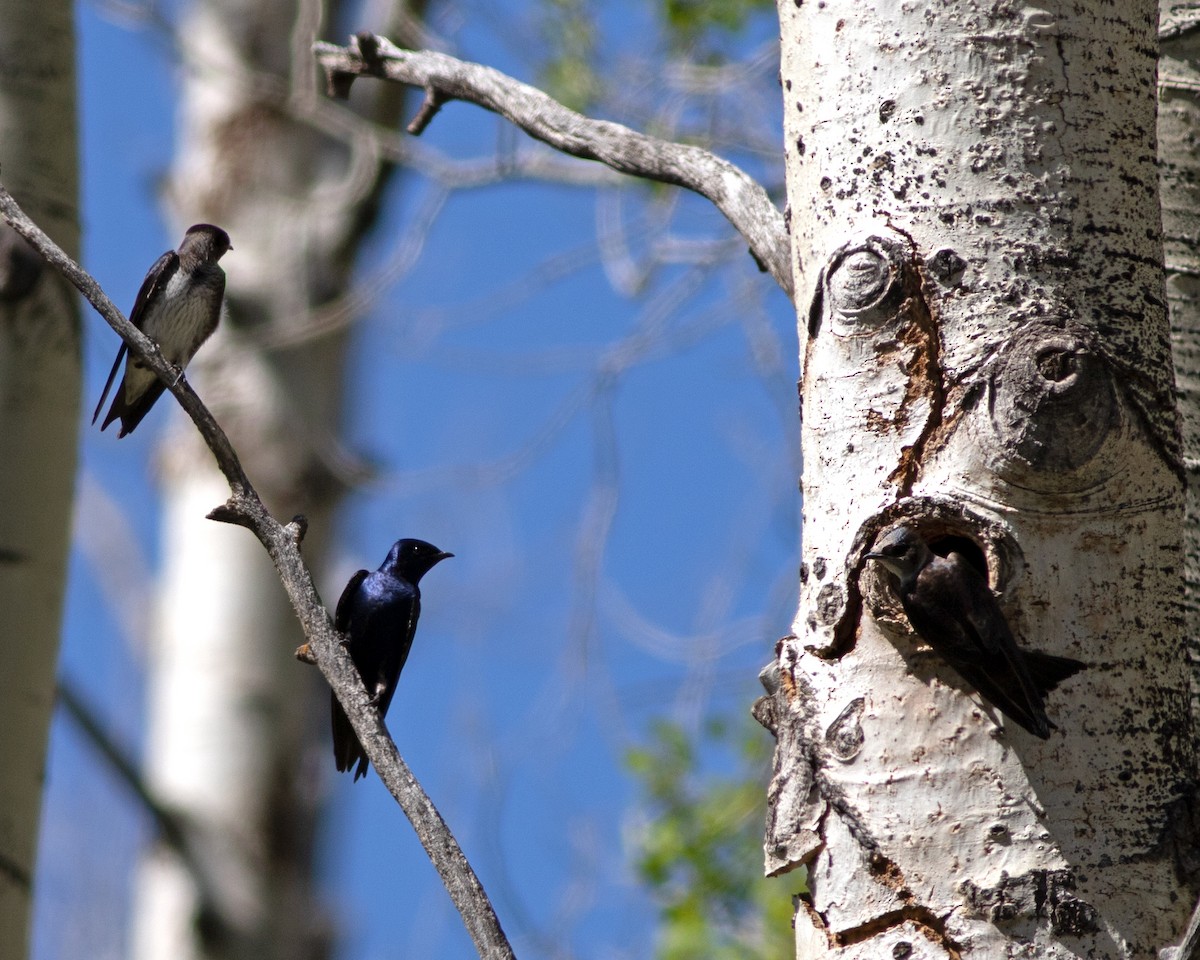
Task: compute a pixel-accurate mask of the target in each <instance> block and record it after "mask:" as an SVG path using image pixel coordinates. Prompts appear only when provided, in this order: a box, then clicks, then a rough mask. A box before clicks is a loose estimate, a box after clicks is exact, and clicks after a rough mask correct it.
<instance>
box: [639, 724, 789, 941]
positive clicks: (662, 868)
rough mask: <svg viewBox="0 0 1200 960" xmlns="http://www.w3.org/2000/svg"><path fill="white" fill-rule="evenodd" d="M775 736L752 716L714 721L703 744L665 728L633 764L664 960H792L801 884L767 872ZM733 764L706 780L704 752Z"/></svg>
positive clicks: (642, 852) (643, 855)
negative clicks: (795, 897)
mask: <svg viewBox="0 0 1200 960" xmlns="http://www.w3.org/2000/svg"><path fill="white" fill-rule="evenodd" d="M770 751H771V738H770V737H769V736H768V735H767V734H766V733H765V731H763V730H762V729H761V728H760V727H758V726H757V725H755V724H753V723H752V721H750V719H749V718H748V717H747V719H746V721H745V722H744V723H742V724H740V725H737V726H734V725H730V724H728V723H725V722H723V721H720V720H712V721H710V722H709V723H707V724H706V726H705V729H704V731H703V733H702V734H701V736H700V738H699V741H698V742H693V741H692V740H691V739H689V738H688V736H687V734H686V733H684V731H683V730H682V729H681V728H680V727H679V726H677V725H675V724H672V723H668V722H666V721H663V722H660V723H658V724H657V725H656V726H655V728H654V730H653V733H652V737H651V742H650V743H649V744H648V745H647V746H645V747H642V748H639V749H635V750H631V751H630V753H629V755H628V757H627V763H628V765H629V768H630V770H631V771H632V772H633V774H634V776H635V777H636V778H637V780H638V781H639V782H640V784H641V788H642V793H643V795H644V803H645V805H646V807H647V808H648V813H649V822H648V824H647V826H646V827H645V828H644V829H643V830H642V831H641V835H640V836H639V837H638V850H637V861H636V866H637V870H638V874H639V876H640V877H641V880H642V882H643V883H644V884H645V885H646V886H647V887H649V889H650V890H651V892H652V893H653V895H654V897H655V899H656V900H657V901H658V903H659V909H660V917H661V923H660V927H659V933H658V944H657V950H656V954H655V955H656V957H657V958H658V960H756V958H761V960H777V958H781V957H788V956H791V955H792V953H793V951H794V946H793V941H792V897H791V895H792V893H794V892H796V880H795V878H786V877H785V878H778V879H767V878H765V877H763V875H762V833H763V821H764V816H765V802H766V801H765V796H766V781H767V775H768V770H769V761H770ZM701 752H703V754H704V756H705V759H706V760H711V759H713V758H714V757H716V758H717V759H722V760H725V761H729V762H727V763H726V764H725V765H726V766H728V767H729V768H730V773H729V774H727V775H715V774H711V773H709V774H706V773H703V772H702V770H701V765H700V759H701V758H700V754H701Z"/></svg>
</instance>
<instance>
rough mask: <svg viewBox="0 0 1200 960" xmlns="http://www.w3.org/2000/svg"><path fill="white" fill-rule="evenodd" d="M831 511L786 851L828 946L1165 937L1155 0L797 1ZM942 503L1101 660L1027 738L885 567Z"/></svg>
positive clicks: (1173, 595) (791, 740)
mask: <svg viewBox="0 0 1200 960" xmlns="http://www.w3.org/2000/svg"><path fill="white" fill-rule="evenodd" d="M779 10H780V18H781V26H782V37H783V45H782V80H783V88H784V104H785V114H784V115H785V124H786V137H785V146H786V153H787V164H788V181H789V183H788V195H789V199H790V209H791V230H792V237H793V250H794V255H795V258H796V263H797V268H796V289H797V305H798V312H799V316H800V331H801V333H800V336H801V342H802V343H803V344H804V348H803V356H802V363H803V376H804V381H803V390H802V402H803V413H804V422H803V426H802V443H803V455H804V530H803V564H802V567H801V602H800V609H799V612H798V615H797V618H796V622H795V625H794V627H793V633H794V636H792V637H789V638H787V639H786V640H785V641H783V642H782V643H781V644H780V650H779V660H778V663H777V667H778V686H777V690H778V692H777V693H776V695H775V697H774V699H773V701H772V702H771V703H770V704H769V705H768V708H767V714H765V715H764V719H767V720H768V721H770V722H771V723H772V725H773V726H774V727H775V729H776V731H777V733H778V735H779V745H778V749H777V758H776V773H775V777H774V779H773V781H772V787H771V794H770V802H771V811H770V823H769V827H768V838H767V864H768V869H769V870H770V871H771V872H776V873H782V872H786V871H787V870H790V869H793V868H795V867H797V866H800V865H805V866H807V868H808V877H809V888H810V893H809V894H808V895H807V897H806V898H805V900H804V901H802V902H801V903H800V905H799V908H798V911H797V915H796V937H797V948H798V953H799V955H800V956H803V957H806V958H810V957H819V956H822V957H823V956H830V957H832V956H837V957H880V956H902V955H903V956H910V957H956V958H957V957H998V956H1012V955H1015V954H1017V953H1018V952H1022V953H1023V952H1029V951H1034V952H1036V954H1037V956H1039V957H1069V956H1070V957H1073V956H1106V957H1117V956H1122V957H1146V958H1150V957H1154V956H1156V954H1157V951H1158V949H1159V948H1161V947H1164V946H1167V945H1168V944H1170V943H1172V942H1174V941H1175V940H1176V939H1177V938H1178V936H1179V935H1180V933H1181V932H1182V928H1183V925H1184V924H1185V923H1186V920H1187V917H1188V913H1189V912H1190V909H1191V907H1192V905H1193V903H1194V901H1195V898H1196V893H1197V886H1198V884H1197V877H1196V875H1195V872H1194V867H1195V864H1194V862H1192V861H1191V860H1189V859H1188V858H1187V857H1186V856H1184V855H1183V853H1182V852H1181V851H1186V850H1188V849H1192V848H1194V846H1195V837H1194V836H1193V833H1192V830H1193V827H1192V824H1191V818H1190V817H1189V810H1190V809H1191V805H1192V804H1193V803H1194V796H1193V793H1194V789H1195V788H1194V783H1195V774H1196V765H1195V752H1194V742H1193V739H1192V736H1191V727H1190V722H1189V717H1188V702H1187V670H1186V664H1185V662H1184V657H1183V654H1182V650H1183V636H1184V631H1183V617H1182V614H1181V610H1180V607H1179V597H1180V595H1181V593H1182V586H1183V584H1182V577H1183V552H1182V536H1183V517H1184V513H1183V510H1184V490H1183V458H1182V454H1181V449H1180V441H1179V433H1178V426H1177V419H1176V408H1175V403H1174V394H1173V390H1174V383H1173V377H1172V369H1171V357H1170V339H1169V330H1168V326H1167V321H1166V314H1165V309H1164V293H1163V274H1162V265H1163V255H1162V239H1161V234H1160V231H1159V201H1158V190H1157V185H1158V174H1157V170H1156V167H1155V161H1156V156H1155V65H1156V55H1157V50H1158V43H1157V37H1156V32H1155V31H1156V22H1157V9H1156V8H1155V6H1154V4H1152V3H1149V2H1147V0H1139V2H1131V3H1128V4H1121V5H1118V6H1114V5H1112V4H1107V3H1100V2H1098V0H1097V2H1087V3H1082V4H1080V3H1070V4H1067V3H1051V4H1050V5H1049V6H1047V5H1044V4H1043V5H1042V6H1041V7H1039V8H1038V9H1037V10H1034V9H1032V8H1025V7H1022V6H1020V5H987V9H986V11H982V9H981V8H979V7H978V5H976V4H972V3H965V2H963V3H960V2H957V0H952V2H949V3H925V2H917V3H910V4H905V5H901V6H890V7H889V8H888V11H887V14H886V16H885V15H883V14H876V13H875V12H873V11H871V10H869V9H868V8H865V7H864V6H863V5H862V4H856V3H851V2H848V0H846V2H842V0H829V2H826V3H822V4H807V3H806V4H803V5H800V4H797V3H792V2H790V0H789V2H780V4H779ZM901 521H905V522H908V523H911V524H915V525H916V526H917V527H918V528H919V529H920V530H921V531H922V533H923V534H924V535H925V536H926V538H927V539H929V540H930V541H931V542H933V543H934V544H935V545H940V547H941V548H942V549H949V548H955V549H959V550H961V551H964V552H965V553H966V554H968V555H969V556H971V557H972V558H973V559H975V560H977V561H978V563H979V565H980V568H981V569H982V570H986V572H987V573H988V575H989V580H990V582H991V585H992V587H993V588H994V589H995V590H996V591H997V592H998V593H999V594H1000V596H1001V603H1002V606H1003V608H1004V612H1005V615H1006V617H1007V618H1008V620H1009V623H1010V624H1011V625H1012V626H1013V628H1014V632H1015V634H1016V636H1017V639H1018V642H1019V643H1020V644H1021V645H1022V646H1023V647H1025V648H1027V649H1028V648H1032V649H1036V650H1041V651H1045V652H1047V653H1053V654H1060V655H1067V656H1072V657H1075V658H1077V659H1080V660H1082V661H1084V662H1085V663H1086V664H1087V669H1086V670H1085V671H1084V672H1083V673H1081V674H1080V675H1078V676H1076V677H1074V678H1071V679H1070V680H1068V681H1067V682H1065V683H1064V684H1062V686H1061V687H1060V688H1059V689H1058V690H1057V691H1055V692H1053V693H1051V694H1050V695H1049V697H1048V701H1047V711H1048V714H1049V716H1050V717H1051V719H1052V720H1053V721H1054V722H1055V723H1057V725H1058V729H1057V730H1056V731H1054V732H1053V733H1052V736H1051V738H1050V739H1049V740H1047V741H1041V740H1038V739H1037V738H1035V737H1033V736H1032V735H1030V734H1027V733H1026V732H1025V731H1024V730H1022V729H1020V728H1019V727H1017V726H1016V725H1015V724H1014V723H1012V722H1011V721H1008V720H1004V721H1003V722H1002V723H1001V718H1000V716H999V714H998V713H997V711H996V710H995V709H994V708H993V707H991V706H990V705H988V704H987V703H986V702H984V701H982V700H980V698H979V697H978V695H977V694H975V692H974V691H973V690H972V689H971V688H970V687H969V686H968V685H967V684H966V683H965V682H964V681H963V680H962V678H961V677H960V676H958V675H957V674H956V673H955V672H954V671H953V670H952V669H950V668H949V667H947V666H946V665H945V664H944V662H943V661H941V659H940V658H939V657H937V656H936V655H935V654H932V653H931V652H929V650H928V649H927V647H926V646H925V645H924V644H923V643H921V642H920V641H919V640H918V639H917V638H916V637H914V636H913V634H912V633H911V631H910V630H909V628H908V624H907V621H906V619H905V617H904V615H903V613H902V612H901V611H900V610H899V607H898V604H897V603H896V601H895V598H894V594H893V593H892V591H891V588H890V587H889V586H888V585H887V584H886V582H885V580H884V578H883V577H882V576H881V575H880V572H879V571H877V570H875V569H874V567H873V565H870V564H868V563H866V562H865V561H864V560H863V555H864V553H865V552H866V551H867V550H868V549H869V548H870V546H871V544H872V543H873V541H874V540H875V539H876V537H877V536H878V534H879V533H880V532H881V531H882V530H886V529H888V528H889V527H891V526H893V525H895V524H896V523H898V522H901Z"/></svg>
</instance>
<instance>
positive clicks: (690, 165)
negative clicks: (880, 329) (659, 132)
mask: <svg viewBox="0 0 1200 960" xmlns="http://www.w3.org/2000/svg"><path fill="white" fill-rule="evenodd" d="M313 51H314V53H315V54H316V57H317V62H318V63H319V64H320V65H321V66H322V68H323V69H324V70H325V75H326V78H327V80H328V86H329V91H330V93H331V94H332V95H334V96H339V97H345V96H348V95H349V92H350V86H351V84H352V83H353V82H354V80H355V78H357V77H378V78H380V79H384V80H394V81H397V82H399V83H407V84H410V85H412V86H415V87H422V88H423V89H424V90H425V102H424V103H423V104H422V105H421V109H420V111H419V112H418V113H417V116H416V117H415V118H414V119H413V121H412V122H411V123H410V124H409V125H408V131H409V133H412V134H414V135H418V134H420V133H421V132H422V131H423V130H424V129H425V127H426V126H428V124H429V123H430V121H432V120H433V118H434V116H435V115H436V114H437V112H438V110H439V109H440V108H441V106H442V104H443V103H446V102H447V101H449V100H466V101H468V102H470V103H474V104H477V105H478V106H481V107H484V108H485V109H487V110H491V111H492V112H494V113H498V114H499V115H500V116H502V117H504V118H505V119H507V120H510V121H512V122H513V123H514V124H516V125H517V126H518V127H520V128H521V129H522V130H524V131H525V132H526V133H528V134H529V135H530V136H531V137H535V138H537V139H538V140H541V141H543V142H544V143H547V144H549V145H550V146H552V147H554V148H555V149H556V150H561V151H562V152H564V153H569V154H571V155H572V156H575V157H582V158H583V159H585V160H598V161H599V162H600V163H603V164H606V165H607V166H609V167H612V168H613V169H614V170H617V171H619V172H621V173H627V174H630V175H631V176H636V177H643V178H645V179H647V180H656V181H658V182H660V183H670V184H674V185H675V186H679V187H685V188H686V189H688V190H693V191H695V192H696V193H699V194H700V195H701V196H704V197H707V198H708V199H709V200H711V201H712V202H713V203H714V204H716V206H717V208H718V209H719V210H720V211H721V213H723V214H724V215H725V217H726V219H728V220H729V222H730V223H731V224H733V226H734V228H735V229H736V230H737V231H738V232H739V233H740V234H741V235H742V236H743V237H744V238H745V239H746V242H747V243H748V244H749V245H750V254H751V256H753V257H754V259H755V260H756V261H757V262H758V265H759V266H760V267H761V268H762V269H763V270H765V271H767V272H769V273H770V274H771V276H772V277H774V278H775V281H776V282H777V283H778V284H779V286H780V287H782V288H783V290H784V292H785V293H786V294H787V295H788V296H789V297H791V296H792V295H793V285H792V267H791V253H790V250H791V247H790V243H789V240H788V233H787V228H786V226H785V224H784V218H783V214H781V213H780V212H779V209H778V208H777V207H776V206H775V204H774V203H772V202H771V198H770V197H769V196H768V195H767V192H766V190H764V189H763V188H762V186H761V185H760V184H759V183H758V182H757V181H756V180H755V179H754V178H753V177H751V176H750V175H749V174H747V173H746V172H745V171H744V170H742V169H740V168H739V167H737V166H735V165H734V164H732V163H730V162H729V161H727V160H722V159H721V158H720V157H718V156H716V155H715V154H712V153H710V152H709V151H707V150H703V149H701V148H700V147H694V146H690V145H688V144H682V143H674V142H672V141H670V140H660V139H659V138H657V137H651V136H647V135H646V134H644V133H638V132H636V131H635V130H631V129H629V128H628V127H624V126H622V125H621V124H619V123H612V122H610V121H608V120H593V119H591V118H589V117H585V116H583V115H582V114H579V113H576V112H575V111H574V110H569V109H568V108H567V107H564V106H563V105H562V104H561V103H559V102H558V101H557V100H555V99H554V98H553V97H550V96H548V95H547V94H545V93H543V92H542V91H541V90H538V89H537V88H536V87H531V86H529V85H528V84H525V83H521V82H520V81H519V80H515V79H513V78H512V77H510V76H507V75H505V74H503V73H501V72H500V71H498V70H493V69H492V68H491V67H485V66H483V65H481V64H478V63H467V62H466V61H464V60H457V59H455V58H454V57H450V56H447V55H446V54H443V53H433V52H431V51H428V50H403V49H401V48H400V47H397V46H396V45H395V44H393V43H392V42H391V41H389V40H386V39H384V38H383V37H377V36H375V35H374V34H370V33H360V34H358V35H357V36H355V37H353V38H352V39H351V42H350V45H349V46H347V47H339V46H337V45H336V44H332V43H316V44H313Z"/></svg>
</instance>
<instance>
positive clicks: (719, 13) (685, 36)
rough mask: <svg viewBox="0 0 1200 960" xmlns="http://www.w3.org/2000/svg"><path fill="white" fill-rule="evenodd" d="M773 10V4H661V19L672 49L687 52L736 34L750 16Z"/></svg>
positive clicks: (747, 0)
mask: <svg viewBox="0 0 1200 960" xmlns="http://www.w3.org/2000/svg"><path fill="white" fill-rule="evenodd" d="M774 9H775V2H774V0H663V19H664V20H665V21H666V25H667V27H668V29H669V30H670V32H671V34H672V37H673V40H674V42H675V45H676V46H677V47H686V48H690V47H695V46H697V45H700V44H701V43H702V42H703V41H705V40H706V39H708V40H711V39H712V38H714V36H715V35H717V34H726V35H730V34H736V33H740V32H741V31H742V29H743V28H744V27H745V26H746V21H747V20H748V19H749V18H750V16H751V14H753V13H757V12H759V11H762V10H774Z"/></svg>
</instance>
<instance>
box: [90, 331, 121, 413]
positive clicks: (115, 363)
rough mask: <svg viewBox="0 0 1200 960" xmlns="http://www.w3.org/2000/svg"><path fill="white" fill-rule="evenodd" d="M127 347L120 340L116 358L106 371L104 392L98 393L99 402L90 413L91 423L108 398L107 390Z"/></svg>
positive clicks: (115, 375) (109, 388)
mask: <svg viewBox="0 0 1200 960" xmlns="http://www.w3.org/2000/svg"><path fill="white" fill-rule="evenodd" d="M127 349H128V347H126V346H125V341H124V340H122V341H121V347H120V349H119V350H117V359H116V360H114V361H113V365H112V369H111V370H109V371H108V379H107V380H105V381H104V392H103V393H102V394H100V402H99V403H97V404H96V412H95V413H93V414H92V423H93V424H95V422H96V419H97V418H98V417H99V416H100V411H101V410H103V409H104V401H105V400H107V399H108V391H109V390H111V389H112V385H113V381H114V380H116V379H117V371H118V370H120V369H121V361H122V360H124V359H125V351H126V350H127Z"/></svg>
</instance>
